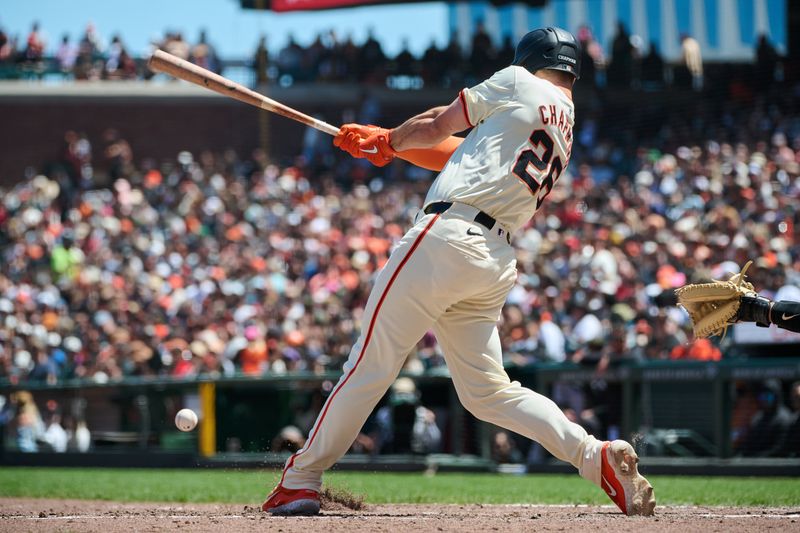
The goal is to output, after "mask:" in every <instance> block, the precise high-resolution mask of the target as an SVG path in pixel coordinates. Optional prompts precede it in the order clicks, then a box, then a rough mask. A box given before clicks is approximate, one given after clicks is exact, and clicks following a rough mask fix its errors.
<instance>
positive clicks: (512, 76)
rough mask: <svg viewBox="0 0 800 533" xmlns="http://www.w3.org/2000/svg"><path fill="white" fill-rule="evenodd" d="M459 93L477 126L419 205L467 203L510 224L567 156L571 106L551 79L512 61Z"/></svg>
mask: <svg viewBox="0 0 800 533" xmlns="http://www.w3.org/2000/svg"><path fill="white" fill-rule="evenodd" d="M459 97H460V99H461V103H462V106H463V109H464V113H465V115H466V118H467V121H468V122H469V123H470V125H473V126H475V127H474V129H473V130H472V131H471V132H470V134H469V135H467V138H466V139H464V142H463V143H462V144H461V146H460V147H459V148H458V149H457V150H456V151H455V153H453V156H452V157H451V158H450V160H449V161H448V162H447V164H446V165H445V167H444V169H442V172H441V173H440V174H439V176H438V177H437V178H436V180H435V181H434V182H433V184H432V185H431V188H430V190H429V191H428V196H427V198H426V199H425V205H428V204H430V203H432V202H461V203H465V204H468V205H471V206H473V207H476V208H478V209H480V210H481V211H483V212H485V213H487V214H489V215H491V216H492V217H494V218H495V219H496V220H497V221H498V222H499V223H500V224H502V225H504V226H505V227H506V228H507V229H509V230H511V231H514V230H516V229H517V228H519V227H520V226H522V225H523V224H525V223H526V222H527V221H528V220H529V219H530V218H531V217H532V216H533V214H534V213H535V212H536V210H537V209H538V208H539V207H540V206H541V204H542V201H543V200H544V198H545V197H546V196H547V194H548V193H549V192H550V190H551V189H552V188H553V185H554V184H555V182H556V181H557V180H558V177H559V176H560V175H561V173H562V171H563V170H564V169H565V168H566V167H567V164H568V163H569V157H570V154H571V151H572V125H573V124H574V122H575V107H574V106H573V104H572V101H571V100H570V99H569V98H568V97H567V95H565V94H564V93H563V92H562V91H561V90H560V89H558V88H557V87H556V86H555V85H553V84H552V83H550V82H549V81H546V80H544V79H542V78H537V77H536V76H534V75H533V74H531V73H530V72H528V71H527V70H526V69H525V68H523V67H518V66H510V67H507V68H504V69H503V70H500V71H499V72H497V73H495V74H494V76H492V77H491V78H489V79H488V80H486V81H484V82H483V83H481V84H479V85H476V86H475V87H472V88H470V89H464V90H463V91H461V94H460V95H459Z"/></svg>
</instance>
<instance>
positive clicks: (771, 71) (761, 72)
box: [755, 33, 780, 85]
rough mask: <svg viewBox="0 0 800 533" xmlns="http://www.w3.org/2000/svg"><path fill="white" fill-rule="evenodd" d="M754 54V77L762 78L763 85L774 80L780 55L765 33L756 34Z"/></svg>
mask: <svg viewBox="0 0 800 533" xmlns="http://www.w3.org/2000/svg"><path fill="white" fill-rule="evenodd" d="M755 56H756V57H755V59H756V63H755V67H756V79H758V80H763V82H764V84H765V85H766V84H769V83H771V82H773V81H775V80H776V76H777V74H778V72H777V68H778V60H779V59H780V56H779V55H778V51H777V50H775V47H774V46H772V43H770V42H769V39H768V38H767V36H766V34H763V33H762V34H761V35H759V36H758V42H757V43H756V53H755Z"/></svg>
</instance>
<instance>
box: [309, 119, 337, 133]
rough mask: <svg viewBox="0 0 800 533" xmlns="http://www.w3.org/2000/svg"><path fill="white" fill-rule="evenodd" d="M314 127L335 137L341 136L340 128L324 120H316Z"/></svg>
mask: <svg viewBox="0 0 800 533" xmlns="http://www.w3.org/2000/svg"><path fill="white" fill-rule="evenodd" d="M312 126H313V127H314V128H316V129H318V130H319V131H322V132H325V133H327V134H328V135H333V136H334V137H336V135H338V134H339V128H337V127H336V126H334V125H332V124H328V123H327V122H325V121H324V120H317V119H314V124H312Z"/></svg>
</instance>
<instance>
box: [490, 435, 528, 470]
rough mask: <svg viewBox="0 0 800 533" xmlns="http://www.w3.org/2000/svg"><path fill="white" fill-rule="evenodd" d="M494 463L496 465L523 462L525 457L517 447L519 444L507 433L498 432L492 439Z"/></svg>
mask: <svg viewBox="0 0 800 533" xmlns="http://www.w3.org/2000/svg"><path fill="white" fill-rule="evenodd" d="M491 457H492V461H494V462H495V463H501V464H502V463H514V464H518V463H521V462H523V456H522V453H521V452H520V450H519V448H518V447H517V443H516V442H514V439H513V438H512V437H511V435H509V434H508V432H506V431H502V430H501V431H498V432H496V433H495V434H494V436H493V437H492V451H491Z"/></svg>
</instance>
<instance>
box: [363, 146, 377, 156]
mask: <svg viewBox="0 0 800 533" xmlns="http://www.w3.org/2000/svg"><path fill="white" fill-rule="evenodd" d="M361 151H362V152H364V153H365V154H377V153H378V147H377V146H373V147H372V150H367V149H366V148H362V149H361Z"/></svg>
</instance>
